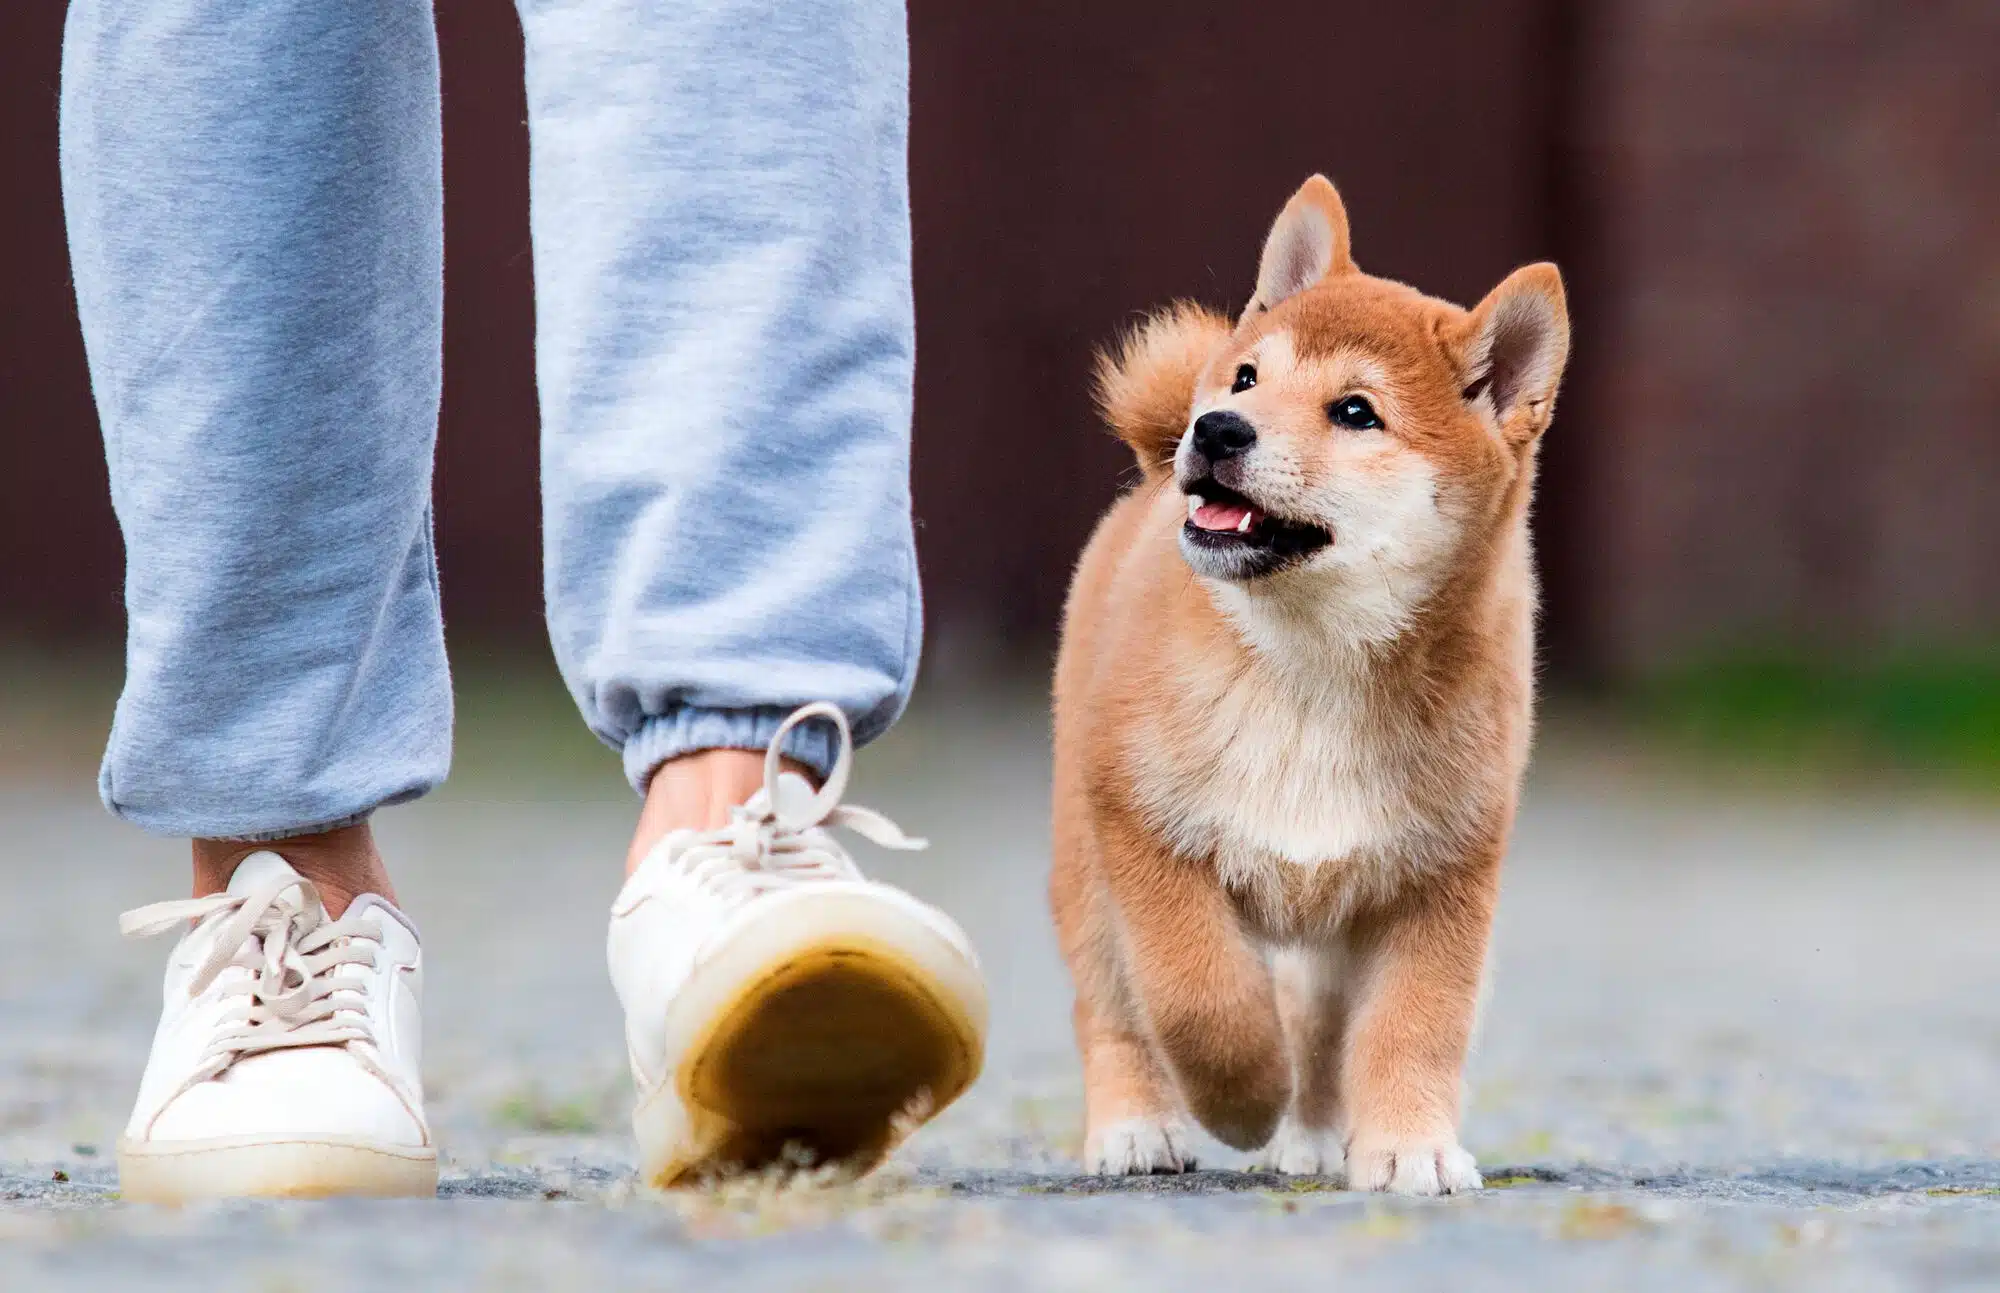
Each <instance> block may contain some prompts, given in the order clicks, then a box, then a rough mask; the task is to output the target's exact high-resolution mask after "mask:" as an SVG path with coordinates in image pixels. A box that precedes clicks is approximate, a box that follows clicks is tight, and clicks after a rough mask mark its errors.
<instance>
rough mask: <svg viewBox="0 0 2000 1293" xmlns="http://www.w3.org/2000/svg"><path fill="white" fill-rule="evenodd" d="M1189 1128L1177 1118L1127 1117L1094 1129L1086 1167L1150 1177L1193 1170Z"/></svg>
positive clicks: (1086, 1151)
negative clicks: (1189, 1146)
mask: <svg viewBox="0 0 2000 1293" xmlns="http://www.w3.org/2000/svg"><path fill="white" fill-rule="evenodd" d="M1187 1142H1188V1133H1187V1127H1186V1126H1185V1125H1184V1124H1182V1123H1180V1122H1178V1121H1175V1120H1173V1119H1166V1118H1125V1119H1121V1120H1120V1121H1118V1122H1114V1123H1111V1124H1110V1125H1108V1126H1106V1127H1103V1128H1100V1129H1098V1130H1095V1131H1093V1132H1091V1134H1090V1136H1089V1138H1088V1139H1087V1140H1086V1141H1085V1142H1084V1147H1083V1167H1084V1170H1085V1171H1087V1172H1090V1173H1092V1174H1094V1175H1097V1176H1146V1175H1150V1174H1152V1173H1155V1172H1161V1173H1172V1172H1190V1171H1193V1170H1194V1159H1193V1158H1192V1157H1190V1156H1189V1154H1188V1150H1187Z"/></svg>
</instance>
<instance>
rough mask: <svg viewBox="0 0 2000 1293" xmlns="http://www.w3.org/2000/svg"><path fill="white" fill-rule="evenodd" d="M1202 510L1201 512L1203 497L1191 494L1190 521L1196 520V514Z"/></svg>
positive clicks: (1189, 502)
mask: <svg viewBox="0 0 2000 1293" xmlns="http://www.w3.org/2000/svg"><path fill="white" fill-rule="evenodd" d="M1200 510H1201V496H1200V495H1198V494H1189V495H1188V520H1190V521H1192V520H1194V514H1195V513H1196V512H1199V511H1200Z"/></svg>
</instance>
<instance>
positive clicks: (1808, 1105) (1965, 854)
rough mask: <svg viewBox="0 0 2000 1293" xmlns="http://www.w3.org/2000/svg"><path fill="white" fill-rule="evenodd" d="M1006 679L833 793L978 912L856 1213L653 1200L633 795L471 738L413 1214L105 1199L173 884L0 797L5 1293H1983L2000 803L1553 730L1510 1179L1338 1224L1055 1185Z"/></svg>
mask: <svg viewBox="0 0 2000 1293" xmlns="http://www.w3.org/2000/svg"><path fill="white" fill-rule="evenodd" d="M1042 731H1043V717H1042V714H1041V713H1040V711H1039V709H1038V707H1037V702H1036V701H1035V699H1034V697H1033V696H1032V695H1029V696H1024V697H1022V698H1019V699H1011V698H989V699H987V700H985V701H983V702H980V703H977V704H964V703H960V704H953V703H950V702H947V701H944V700H938V699H933V700H931V701H930V703H929V704H928V707H927V708H923V707H920V710H919V712H918V713H917V714H916V715H915V716H914V718H913V720H912V721H911V722H909V723H908V724H906V725H905V726H904V727H903V728H902V729H899V731H898V732H897V733H896V734H895V735H894V736H893V737H891V738H890V739H889V740H888V741H885V742H884V743H883V744H882V745H880V746H878V747H876V748H875V749H873V750H871V751H870V752H869V755H868V756H867V759H866V762H865V764H864V766H863V769H862V774H861V776H860V777H859V779H858V784H857V786H856V789H855V791H854V797H855V798H856V799H857V800H858V801H860V802H863V803H868V804H870V805H872V806H875V807H879V808H882V809H884V810H886V811H888V812H890V813H891V814H892V815H894V816H896V817H897V818H898V819H899V820H900V821H902V822H903V824H904V825H906V826H907V827H909V828H910V829H912V830H914V831H918V832H921V833H924V834H927V835H930V836H931V837H932V839H933V840H934V841H935V844H934V848H933V850H932V852H931V853H929V854H920V855H915V856H913V857H906V856H893V855H876V856H871V857H867V858H865V859H864V860H865V861H866V862H867V863H868V864H870V865H872V866H873V867H874V869H875V870H876V871H877V872H878V873H880V874H883V875H885V876H888V877H890V878H894V879H897V880H899V881H901V882H904V883H907V884H908V885H909V886H910V887H911V888H912V889H915V890H917V891H918V892H919V893H921V894H923V895H924V896H926V897H928V898H931V899H933V900H935V901H937V902H939V903H941V904H943V905H944V906H946V907H947V908H949V909H950V910H952V911H954V912H955V913H958V914H959V915H960V916H961V917H962V918H963V919H964V921H965V923H966V925H967V927H968V929H969V930H970V931H971V933H972V935H973V937H974V939H975V941H976V942H977V943H978V944H979V946H980V948H981V950H982V954H983V955H984V956H985V958H986V961H987V963H988V967H989V970H990V973H991V977H992V982H993V987H994V1013H995V1017H996V1023H995V1028H994V1036H993V1046H992V1052H991V1063H990V1066H989V1071H988V1074H987V1076H986V1078H985V1079H984V1081H982V1083H981V1084H980V1086H979V1087H977V1088H976V1089H975V1090H974V1092H973V1093H972V1094H971V1095H969V1096H968V1097H967V1098H966V1099H965V1100H964V1101H963V1102H961V1104H960V1105H959V1106H958V1107H956V1108H954V1109H952V1110H951V1111H950V1112H948V1113H947V1114H946V1115H945V1116H944V1117H943V1118H941V1119H940V1120H939V1121H938V1122H937V1123H935V1124H934V1125H933V1126H931V1127H930V1128H928V1129H926V1130H925V1131H924V1132H923V1133H921V1134H920V1135H918V1136H917V1137H916V1138H915V1139H914V1140H913V1141H912V1142H911V1143H910V1144H909V1145H908V1146H907V1147H906V1148H905V1150H904V1151H903V1153H902V1154H901V1155H900V1156H899V1159H898V1160H897V1162H895V1163H894V1164H892V1165H891V1167H890V1168H889V1169H888V1170H887V1171H886V1172H885V1173H883V1174H882V1175H880V1176H878V1177H877V1178H874V1179H873V1180H871V1181H870V1182H867V1183H864V1184H863V1185H861V1186H858V1187H851V1188H845V1189H839V1190H832V1191H818V1192H800V1191H791V1192H782V1193H781V1192H774V1191H772V1190H769V1189H767V1188H760V1187H756V1186H741V1187H737V1188H736V1189H734V1190H731V1191H726V1192H724V1193H722V1194H720V1195H705V1196H693V1197H679V1198H674V1199H667V1200H662V1199H659V1198H656V1197H652V1196H648V1195H644V1194H640V1193H637V1192H635V1191H634V1189H633V1187H632V1184H631V1176H630V1164H631V1157H630V1155H631V1150H630V1147H629V1146H628V1144H627V1143H626V1141H625V1138H624V1134H623V1118H624V1101H625V1089H624V1079H623V1076H622V1073H621V1072H620V1064H621V1049H620V1042H619V1037H618V1019H617V1015H616V1012H615V1008H614V1005H613V1002H612V999H611V995H610V992H609V989H608V986H607V984H606V982H605V977H604V969H603V955H602V937H603V921H604V912H605V905H606V903H607V902H608V900H609V897H610V894H611V891H612V888H613V887H614V883H615V878H614V875H613V871H614V868H615V866H616V863H617V859H618V857H619V855H620V852H621V849H622V834H623V831H624V830H625V827H626V824H627V820H628V816H629V813H630V811H631V807H630V804H629V803H628V802H627V801H626V800H624V799H623V798H621V797H619V796H620V793H621V792H619V791H618V790H617V789H616V788H615V783H611V784H613V789H611V790H608V791H607V790H606V789H605V788H604V787H605V785H606V784H607V783H610V779H611V775H612V774H610V772H609V765H608V763H607V764H605V769H606V771H605V776H604V779H603V780H577V779H575V777H574V776H573V775H572V774H569V773H565V774H564V775H562V776H557V777H551V776H550V775H549V774H547V772H546V769H547V768H548V767H550V766H559V767H563V768H571V767H574V766H575V765H576V764H577V763H578V762H581V763H583V764H585V765H587V766H594V765H593V764H592V762H591V761H592V758H593V757H594V756H590V755H588V754H584V755H581V756H579V755H577V754H576V752H575V750H574V748H572V747H565V748H564V750H563V751H562V754H561V757H560V758H553V757H551V758H549V759H543V758H541V757H540V756H539V755H538V754H537V753H536V751H535V749H534V748H533V742H528V743H527V748H526V750H525V752H522V751H516V752H515V753H514V754H507V753H505V752H504V751H502V752H498V753H496V752H495V751H494V750H493V749H488V748H485V747H484V746H483V745H482V746H481V748H476V749H472V750H468V751H467V752H466V754H467V757H466V758H465V759H464V760H463V762H465V763H466V764H469V765H471V766H470V768H469V771H468V774H467V775H466V776H465V777H463V778H461V780H460V781H459V782H458V783H456V784H455V785H454V787H453V788H451V789H450V790H448V791H446V792H445V793H443V794H441V795H439V796H437V797H435V798H433V799H432V800H430V801H427V802H426V803H424V804H421V805H417V806H413V807H411V808H407V809H402V810H397V811H394V812H392V813H388V814H385V815H384V818H383V821H382V834H383V836H384V838H385V841H386V844H387V846H388V848H389V850H390V852H391V856H392V859H393V861H394V863H395V865H396V867H397V872H398V875H399V877H400V881H399V882H400V884H401V886H402V896H403V898H404V899H405V903H406V905H407V906H408V907H409V908H410V909H411V910H412V911H413V912H414V913H415V914H416V916H417V919H418V920H419V922H420V923H421V924H422V925H423V928H424V932H425V939H426V949H427V952H428V954H429V957H430V964H431V973H430V987H429V991H430V998H429V1002H428V1010H427V1015H428V1019H427V1031H428V1039H427V1042H428V1055H427V1069H428V1080H429V1082H430V1085H431V1094H432V1098H433V1105H432V1111H433V1115H434V1119H435V1122H436V1125H437V1129H438V1133H439V1136H440V1139H441V1141H442V1143H443V1145H444V1148H445V1152H446V1154H447V1157H448V1164H447V1172H446V1176H447V1179H446V1184H445V1188H444V1190H443V1194H444V1198H443V1199H442V1200H441V1201H440V1202H437V1203H422V1204H417V1203H362V1202H346V1203H334V1204H321V1205H304V1204H283V1205H232V1206H225V1207H213V1208H194V1209H186V1210H182V1211H163V1210H155V1209H147V1208H138V1207H131V1206H125V1205H120V1204H118V1203H117V1202H116V1195H115V1180H114V1179H113V1173H112V1171H111V1168H110V1164H109V1161H108V1159H109V1155H110V1152H111V1146H112V1144H113V1142H114V1140H115V1138H116V1134H117V1129H118V1126H119V1124H120V1123H121V1122H122V1120H123V1117H124V1115H125V1112H126V1105H127V1102H128V1100H129V1098H130V1094H131V1089H132V1086H133V1084H134V1082H135V1081H136V1079H137V1075H138V1067H139V1065H140V1063H141V1062H142V1060H143V1057H144V1051H145V1045H146V1040H147V1036H148V1034H149V1031H150V1028H151V1026H152V1021H153V1009H154V1002H155V1000H156V997H155V994H156V993H157V992H158V977H157V968H158V965H159V963H160V958H161V956H162V954H163V952H164V947H163V946H161V945H159V944H152V945H131V944H123V943H120V942H119V940H118V939H117V937H116V934H115V928H114V927H115V917H116V915H117V913H118V912H119V911H120V910H122V909H124V908H126V907H129V906H136V905H138V904H140V903H143V902H147V901H151V900H153V899H156V898H161V897H169V896H174V895H176V894H177V893H178V891H179V887H180V886H181V884H182V883H183V882H184V878H183V871H182V868H181V865H180V859H179V855H178V853H177V852H176V850H175V849H174V848H173V847H172V846H171V845H167V844H163V843H160V842H158V841H153V840H149V839H147V838H145V837H143V836H140V835H138V834H136V833H135V832H132V831H130V830H128V829H126V828H123V827H120V826H118V825H117V824H115V823H112V822H110V821H108V820H107V819H105V818H104V817H103V815H102V814H101V812H100V811H99V810H98V809H97V807H96V805H95V802H94V801H93V800H92V799H90V798H89V796H88V784H87V780H86V781H79V779H78V778H77V776H76V775H75V773H74V770H70V769H54V768H52V769H41V770H37V769H33V768H27V769H23V768H20V767H18V766H16V767H15V768H14V769H13V771H12V774H11V776H10V778H9V779H8V780H6V781H0V824H4V826H5V832H4V840H5V843H4V844H0V869H3V870H4V872H5V877H6V880H7V881H8V892H10V893H12V894H13V895H15V898H14V901H13V902H12V903H11V904H9V905H8V906H6V907H5V908H4V909H0V1195H4V1196H6V1197H7V1198H9V1199H11V1200H12V1202H10V1203H9V1204H8V1205H7V1206H6V1207H5V1208H0V1286H7V1287H12V1286H15V1285H16V1284H19V1285H22V1286H25V1285H26V1284H27V1282H28V1280H29V1279H32V1280H33V1281H34V1282H35V1286H36V1287H49V1286H54V1287H77V1288H104V1287H136V1286H156V1287H163V1288H177V1289H178V1288H185V1289H189V1290H195V1289H200V1290H219V1289H239V1288H240V1289H256V1290H279V1289H305V1288H310V1287H320V1286H323V1285H325V1284H328V1283H329V1282H331V1281H330V1280H329V1278H328V1273H329V1272H336V1271H337V1272H339V1274H340V1278H339V1283H341V1284H344V1285H359V1284H360V1283H361V1281H362V1280H364V1279H366V1280H368V1281H369V1285H368V1286H370V1287H376V1288H386V1287H480V1288H500V1289H506V1288H522V1289H529V1288H545V1287H585V1286H591V1287H617V1288H652V1287H660V1288H667V1287H687V1286H689V1285H691V1284H692V1283H693V1281H694V1280H695V1279H697V1278H701V1277H712V1278H718V1279H719V1278H723V1277H727V1278H728V1279H729V1281H730V1284H729V1287H730V1288H731V1289H732V1290H738V1289H742V1290H760V1289H766V1288H769V1289H779V1288H796V1287H811V1288H850V1287H865V1288H868V1289H870V1290H871V1291H879V1290H888V1289H901V1288H950V1289H985V1288H993V1289H1002V1288H1033V1289H1069V1288H1076V1289H1085V1288H1088V1289H1106V1288H1120V1287H1126V1286H1131V1287H1141V1286H1143V1287H1146V1288H1149V1289H1173V1288H1183V1287H1184V1288H1190V1289H1192V1288H1203V1289H1214V1288H1218V1287H1245V1286H1248V1283H1249V1280H1250V1279H1251V1278H1253V1277H1254V1278H1256V1279H1257V1280H1259V1281H1260V1282H1262V1283H1264V1284H1266V1285H1268V1286H1270V1287H1273V1288H1292V1287H1299V1288H1308V1287H1310V1288H1324V1287H1327V1286H1328V1285H1329V1284H1330V1283H1332V1282H1333V1281H1335V1280H1336V1279H1339V1280H1349V1279H1350V1278H1351V1280H1352V1282H1354V1283H1356V1284H1359V1285H1361V1286H1384V1287H1386V1286H1391V1285H1398V1284H1400V1285H1406V1286H1411V1287H1419V1288H1425V1289H1430V1288H1441V1287H1446V1286H1447V1285H1449V1286H1451V1287H1454V1288H1489V1287H1490V1288H1495V1289H1514V1288H1521V1287H1525V1286H1528V1285H1529V1284H1534V1285H1537V1286H1551V1287H1574V1288H1606V1289H1608V1288H1618V1289H1651V1288H1661V1289H1666V1288H1675V1289H1680V1288H1688V1287H1715V1288H1738V1287H1740V1288H1752V1287H1759V1288H1761V1287H1771V1286H1774V1285H1775V1286H1780V1287H1800V1288H1804V1287H1812V1288H1815V1289H1848V1288H1852V1289H1857V1290H1859V1289H1869V1290H1874V1289H1883V1288H1896V1287H1909V1288H1954V1287H1966V1288H1973V1287H2000V993H1996V988H2000V810H1994V809H1982V808H1978V807H1967V806H1964V805H1962V804H1961V805H1952V804H1948V803H1942V802H1938V803H1926V802H1922V801H1918V800H1911V799H1907V798H1904V799H1897V798H1890V797H1878V796H1876V795H1874V794H1871V793H1859V794H1848V795H1846V796H1843V797H1840V798H1833V797H1829V796H1826V795H1824V794H1818V795H1807V796H1789V797H1784V798H1779V799H1772V798H1769V797H1764V798H1756V797H1750V796H1748V795H1747V794H1738V793H1734V792H1731V791H1728V790H1726V789H1717V788H1715V787H1713V786H1710V787H1708V788H1706V789H1701V790H1696V789H1694V788H1692V787H1691V786H1690V785H1688V784H1686V783H1658V782H1657V779H1649V778H1647V777H1645V776H1642V775H1640V774H1638V773H1636V772H1634V771H1632V770H1629V769H1622V768H1621V767H1620V765H1619V764H1618V763H1617V761H1616V760H1614V759H1610V758H1607V757H1604V756H1603V752H1602V751H1601V750H1600V749H1598V748H1597V747H1593V746H1582V747H1575V748H1570V747H1566V746H1565V745H1564V744H1563V743H1562V742H1560V741H1558V742H1556V743H1555V748H1554V749H1553V751H1552V752H1551V754H1550V755H1549V756H1548V757H1547V758H1545V759H1544V761H1543V764H1542V765H1541V769H1540V770H1539V772H1538V774H1537V778H1536V781H1535V784H1534V786H1533V789H1532V793H1531V795H1530V798H1529V802H1528V806H1527V809H1526V812H1525V814H1524V818H1523V821H1522V825H1521V829H1520V832H1519V835H1518V837H1517V840H1516V845H1515V848H1514V851H1513V854H1512V858H1511V861H1510V863H1509V868H1510V869H1509V873H1508V875H1509V879H1508V885H1507V891H1506V895H1505V898H1504V900H1503V903H1502V910H1501V922H1500V931H1499V939H1498V947H1497V950H1496V956H1495V973H1494V978H1493V995H1492V1001H1491V1005H1490V1007H1489V1009H1488V1011H1487V1014H1486V1018H1485V1022H1484V1027H1483V1032H1482V1037H1481V1043H1480V1048H1479V1052H1478V1055H1477V1057H1476V1059H1475V1061H1474V1065H1473V1073H1474V1087H1473V1093H1472V1097H1471V1100H1470V1106H1469V1110H1468V1115H1467V1122H1466V1141H1467V1144H1468V1146H1469V1147H1470V1148H1472V1149H1473V1150H1474V1151H1475V1152H1476V1153H1478V1155H1479V1157H1480V1159H1481V1162H1482V1165H1483V1166H1484V1167H1485V1169H1486V1171H1487V1172H1488V1175H1489V1177H1490V1178H1492V1179H1494V1181H1495V1183H1496V1185H1497V1186H1500V1187H1501V1188H1496V1189H1493V1190H1489V1191H1488V1192H1486V1193H1484V1194H1482V1195H1480V1196H1477V1197H1471V1198H1462V1199H1449V1200H1441V1201H1426V1202H1409V1201H1400V1200H1386V1199H1381V1198H1369V1197H1362V1196H1357V1195H1353V1194H1348V1193H1346V1192H1343V1191H1339V1190H1337V1189H1333V1188H1329V1187H1330V1184H1331V1183H1328V1182H1313V1181H1303V1182H1302V1181H1290V1180H1283V1179H1280V1178H1276V1177H1269V1176H1256V1175H1247V1174H1242V1173H1239V1172H1236V1171H1232V1170H1221V1169H1229V1168H1233V1167H1235V1166H1238V1165H1239V1164H1240V1162H1241V1159H1240V1156H1236V1155H1231V1154H1228V1153H1227V1152H1224V1151H1221V1150H1220V1149H1219V1147H1214V1146H1211V1147H1209V1148H1210V1152H1209V1154H1208V1155H1207V1156H1206V1158H1205V1159H1204V1161H1205V1162H1206V1163H1213V1164H1215V1165H1216V1168H1217V1169H1218V1170H1213V1171H1205V1172H1202V1173H1199V1174H1197V1175H1195V1176H1192V1177H1188V1178H1180V1179H1169V1178H1160V1179H1153V1180H1146V1181H1141V1182H1137V1183H1131V1184H1126V1185H1121V1186H1116V1187H1108V1186H1106V1185H1105V1184H1103V1183H1100V1182H1096V1181H1092V1180H1089V1179H1080V1178H1078V1177H1076V1176H1075V1175H1074V1173H1075V1160H1074V1155H1075V1152H1076V1149H1077V1142H1078V1132H1079V1127H1078V1121H1079V1108H1080V1105H1079V1098H1078V1088H1077V1076H1076V1068H1075V1062H1074V1060H1073V1058H1072V1056H1071V1055H1070V1052H1069V1041H1068V1036H1067V1031H1068V1030H1067V1020H1066V1011H1067V1000H1068V999H1067V989H1066V986H1065V984H1064V981H1063V977H1062V972H1061V968H1060V965H1059V963H1058V962H1057V960H1056V957H1055V952H1054V945H1053V940H1052V937H1051V935H1050V932H1049V929H1048V926H1047V923H1046V920H1045V919H1044V917H1043V914H1042V906H1041V903H1042V896H1041V888H1042V883H1043V877H1044V874H1045V871H1046V867H1047V857H1046V845H1045V842H1044V835H1045V829H1046V816H1047V815H1046V810H1045V807H1044V797H1045V793H1046V792H1045V784H1044V779H1045V776H1046V758H1047V756H1046V751H1045V746H1044V741H1043V737H1042Z"/></svg>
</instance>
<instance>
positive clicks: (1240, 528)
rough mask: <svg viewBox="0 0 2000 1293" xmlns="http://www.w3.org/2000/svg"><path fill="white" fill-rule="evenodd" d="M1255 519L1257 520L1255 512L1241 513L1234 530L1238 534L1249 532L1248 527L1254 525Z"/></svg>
mask: <svg viewBox="0 0 2000 1293" xmlns="http://www.w3.org/2000/svg"><path fill="white" fill-rule="evenodd" d="M1256 521H1257V514H1256V513H1255V512H1245V513H1244V514H1243V519H1242V520H1240V521H1238V522H1237V523H1236V532H1237V533H1238V534H1248V533H1250V527H1251V526H1252V525H1254V524H1255V523H1256Z"/></svg>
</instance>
